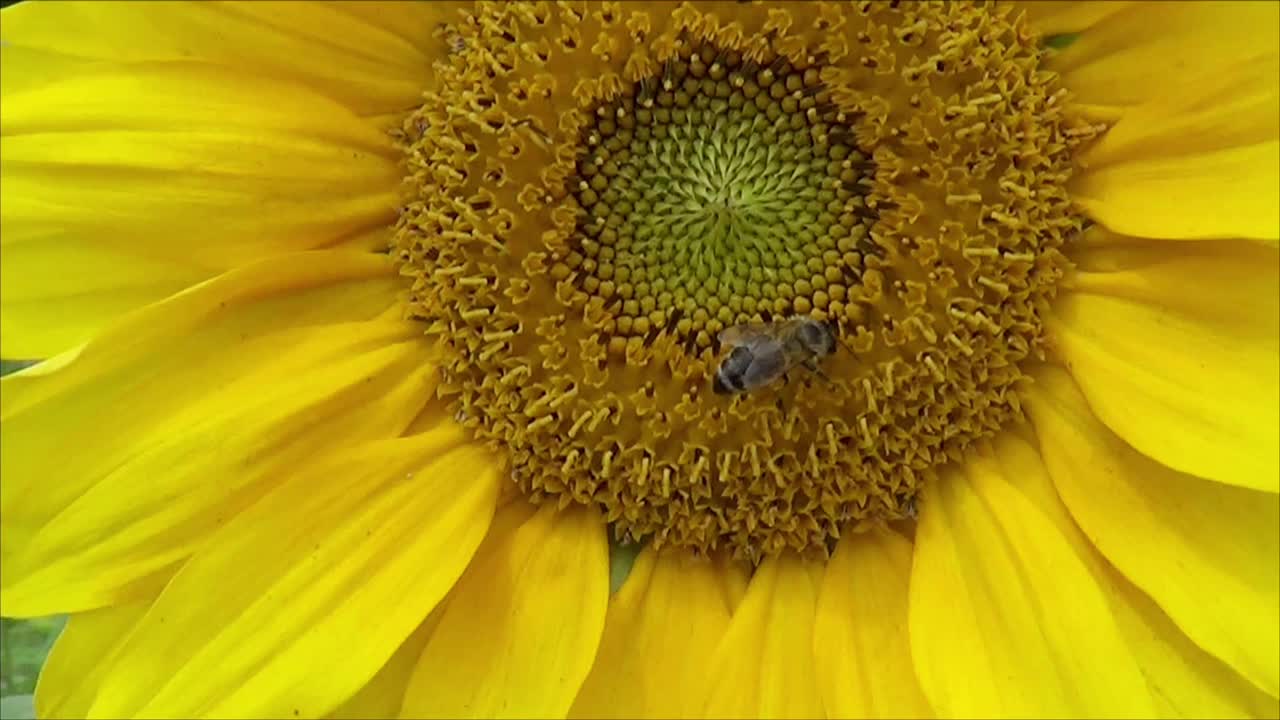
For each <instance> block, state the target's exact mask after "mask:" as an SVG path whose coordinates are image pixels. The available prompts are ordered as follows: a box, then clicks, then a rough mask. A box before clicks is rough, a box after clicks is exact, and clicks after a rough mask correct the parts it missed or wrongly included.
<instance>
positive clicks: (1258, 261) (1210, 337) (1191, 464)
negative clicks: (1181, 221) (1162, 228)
mask: <svg viewBox="0 0 1280 720" xmlns="http://www.w3.org/2000/svg"><path fill="white" fill-rule="evenodd" d="M1080 262H1081V264H1082V267H1083V268H1085V269H1084V270H1083V271H1082V272H1080V273H1078V275H1077V278H1076V287H1075V290H1074V291H1072V292H1069V293H1064V294H1063V295H1062V296H1061V297H1060V298H1059V299H1058V301H1057V303H1056V304H1055V305H1054V310H1053V316H1052V318H1051V319H1050V322H1049V329H1050V332H1051V333H1052V334H1053V337H1054V340H1055V345H1056V348H1057V353H1058V355H1060V357H1061V358H1062V359H1063V361H1064V362H1065V363H1066V365H1067V366H1068V367H1069V368H1070V370H1071V373H1072V375H1074V376H1075V378H1076V381H1077V382H1078V383H1079V384H1080V387H1081V389H1082V390H1083V391H1084V394H1085V396H1086V397H1087V398H1088V400H1089V405H1090V406H1091V407H1092V408H1093V411H1094V412H1095V413H1096V414H1097V416H1098V417H1099V418H1100V419H1101V420H1102V421H1103V422H1105V423H1106V424H1107V425H1108V426H1109V427H1110V428H1111V429H1112V430H1114V431H1115V432H1116V433H1117V434H1118V435H1120V437H1122V438H1124V439H1125V441H1126V442H1128V443H1130V444H1131V445H1133V446H1134V447H1135V448H1137V449H1138V450H1140V451H1142V452H1143V453H1146V454H1147V455H1149V456H1151V457H1153V458H1155V459H1156V460H1159V461H1160V462H1161V463H1163V464H1165V465H1168V466H1169V467H1172V468H1174V469H1176V470H1181V471H1183V472H1188V473H1191V474H1194V475H1198V476H1201V477H1206V478H1210V479H1213V480H1218V481H1220V482H1225V483H1231V484H1234V485H1241V486H1244V487H1251V488H1255V489H1259V490H1268V491H1270V492H1276V491H1277V489H1278V488H1280V417H1277V415H1278V414H1277V412H1276V408H1277V407H1280V255H1277V253H1276V252H1275V251H1274V250H1273V249H1270V248H1265V247H1262V246H1258V245H1255V244H1253V243H1244V242H1234V243H1222V242H1218V243H1215V242H1201V243H1177V244H1170V243H1154V242H1147V243H1143V242H1135V241H1128V242H1126V241H1123V240H1119V239H1117V240H1115V241H1114V242H1110V243H1105V244H1103V245H1101V246H1096V247H1095V248H1093V249H1091V250H1087V251H1085V252H1082V253H1080ZM1090 268H1100V269H1097V270H1093V269H1090Z"/></svg>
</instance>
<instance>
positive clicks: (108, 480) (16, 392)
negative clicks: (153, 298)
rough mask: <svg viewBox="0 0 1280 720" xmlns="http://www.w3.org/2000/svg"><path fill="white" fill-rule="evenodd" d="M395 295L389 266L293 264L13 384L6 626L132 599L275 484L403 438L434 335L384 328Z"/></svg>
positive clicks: (150, 311) (4, 533)
mask: <svg viewBox="0 0 1280 720" xmlns="http://www.w3.org/2000/svg"><path fill="white" fill-rule="evenodd" d="M398 287H399V281H398V279H397V278H395V277H394V276H393V275H391V273H390V267H389V263H388V261H387V260H386V258H385V257H381V256H375V255H365V254H355V253H341V252H317V253H305V254H300V255H292V256H283V257H281V258H278V259H274V260H269V261H264V262H261V263H258V264H255V265H253V266H251V267H248V268H246V269H244V270H238V271H233V272H230V273H227V274H225V275H222V276H220V277H218V278H217V279H215V280H213V281H210V282H208V283H206V284H204V285H201V286H199V287H198V288H195V289H193V290H192V291H190V292H186V293H183V294H181V295H177V296H175V297H173V298H171V299H170V300H167V301H165V302H163V303H160V304H158V305H153V306H150V307H148V308H145V309H143V310H141V311H138V312H136V313H133V314H131V315H130V316H129V317H128V318H126V319H125V320H123V321H122V322H120V323H118V324H117V325H115V326H113V327H112V328H111V329H110V330H108V331H106V332H105V333H103V334H102V335H101V336H100V337H99V338H97V339H96V340H94V341H93V342H90V343H89V344H87V345H85V346H82V347H81V348H79V349H78V350H77V351H75V352H72V353H68V354H67V355H65V356H60V357H58V358H55V359H54V360H51V361H48V362H46V363H42V364H40V365H36V366H34V367H31V368H28V369H27V370H25V371H22V372H19V373H17V374H14V375H9V376H6V377H5V378H4V379H3V380H0V386H2V387H3V396H2V397H0V420H2V422H0V441H2V442H3V446H4V453H3V454H2V455H0V474H3V477H4V482H3V484H0V512H3V515H4V523H3V524H2V525H0V554H2V555H3V561H4V567H5V572H4V575H3V577H2V578H0V603H2V604H3V610H4V613H5V614H6V615H20V616H25V615H43V614H50V613H58V612H73V611H78V610H84V609H89V608H93V607H99V606H102V605H110V604H114V603H116V602H120V601H124V600H127V599H129V598H131V597H133V596H134V595H135V591H136V587H135V584H136V583H137V582H140V581H142V580H144V579H145V578H147V577H148V576H150V575H151V574H153V573H156V572H167V570H166V568H167V567H168V566H170V565H172V564H173V563H175V562H178V561H180V560H181V559H183V558H184V557H186V556H187V555H188V554H190V553H191V552H192V550H194V549H195V548H196V547H197V546H198V545H199V544H200V543H201V542H202V541H203V540H204V539H205V538H206V537H207V536H208V534H209V533H210V532H211V531H212V530H214V529H215V528H216V527H218V526H219V525H220V524H222V523H224V522H225V521H227V520H228V519H230V517H231V516H232V515H234V514H235V513H236V512H237V511H238V510H239V509H241V508H243V507H245V506H246V505H248V504H249V503H250V502H252V500H253V499H254V498H255V497H257V496H259V495H261V494H262V492H264V491H265V490H266V489H267V488H268V487H269V483H270V481H271V477H272V473H274V472H276V471H277V470H278V469H280V468H286V469H296V468H298V467H301V466H304V465H306V464H308V463H310V462H312V461H314V460H315V459H317V458H320V457H323V456H324V455H325V454H326V453H327V452H330V451H332V450H333V449H336V448H341V447H343V445H344V444H345V443H354V442H360V441H362V440H366V439H376V438H383V437H394V436H396V435H398V434H399V433H400V432H401V431H402V430H403V429H404V428H405V427H406V426H407V425H408V423H409V422H410V421H411V420H412V419H413V418H414V417H415V416H416V415H418V413H419V410H420V409H421V408H422V407H423V406H424V404H425V403H426V401H427V398H428V397H429V394H430V392H431V387H432V386H433V383H434V380H433V370H432V369H431V368H430V366H429V365H427V364H426V363H425V362H424V358H425V354H424V352H423V347H422V345H421V343H422V340H421V331H420V330H419V329H417V328H415V327H414V326H413V324H412V323H409V322H407V321H399V320H395V319H384V320H377V319H376V318H377V316H378V315H380V314H382V313H384V312H385V311H386V310H387V309H389V308H391V307H393V302H394V297H395V293H396V292H397V289H398ZM68 448H74V449H75V452H68V451H67V449H68ZM51 458H57V461H56V462H52V461H51ZM51 478H53V481H51Z"/></svg>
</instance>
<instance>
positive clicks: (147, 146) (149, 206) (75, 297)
mask: <svg viewBox="0 0 1280 720" xmlns="http://www.w3.org/2000/svg"><path fill="white" fill-rule="evenodd" d="M6 17H7V15H6ZM6 27H7V25H6ZM156 98H163V99H164V102H157V100H156ZM0 125H2V132H3V136H2V137H0V173H3V176H4V179H5V181H4V183H3V184H2V185H0V219H2V220H3V223H4V234H3V236H2V237H0V243H2V244H0V253H3V263H0V275H2V276H0V293H2V294H0V314H2V315H3V317H2V318H0V319H2V320H3V324H4V333H3V335H2V336H0V338H2V339H3V347H0V352H3V353H4V354H5V356H7V357H48V356H50V355H53V354H55V353H57V352H60V351H62V350H65V349H66V348H68V347H70V346H72V345H74V344H77V343H79V342H82V341H83V340H85V339H87V338H88V337H90V336H91V335H92V333H93V332H95V331H96V330H98V329H99V328H101V327H102V325H103V324H104V323H105V322H107V321H109V320H111V319H112V318H113V317H115V316H116V315H118V314H119V313H121V312H124V311H127V310H130V309H133V308H135V307H139V306H141V305H143V304H146V303H147V302H150V301H154V300H158V299H160V298H163V297H166V296H167V295H169V294H171V293H172V292H174V291H175V290H177V289H181V288H183V287H186V286H188V285H190V284H191V283H193V282H195V281H198V280H201V279H204V278H207V277H210V276H211V275H213V274H215V273H217V272H219V271H221V270H225V269H228V268H233V267H237V266H240V265H243V264H245V263H247V262H251V261H253V260H255V259H258V258H261V257H264V256H268V255H272V254H276V253H282V252H288V251H292V250H304V249H311V248H317V247H324V246H328V245H336V244H339V243H341V242H342V241H343V240H344V239H346V238H348V237H350V236H352V235H360V234H362V233H365V232H368V231H369V230H371V229H372V228H377V227H383V226H387V225H389V224H390V223H392V222H393V221H394V218H395V207H396V202H397V201H396V195H395V193H396V187H397V183H398V182H399V176H400V173H399V170H398V169H397V166H396V162H397V160H398V157H397V153H396V151H395V150H394V148H392V147H391V144H390V142H389V140H388V139H387V137H386V136H385V135H384V134H382V133H380V132H378V131H377V130H376V129H374V128H372V127H370V126H368V125H366V124H365V123H363V122H362V121H360V120H359V119H358V118H356V117H355V116H354V115H352V114H351V113H350V112H349V111H347V110H345V109H344V108H342V107H340V106H338V105H336V104H334V103H333V102H332V101H329V100H326V99H324V98H322V97H320V96H318V95H314V94H312V93H310V92H308V91H306V90H304V89H300V88H295V87H291V86H289V85H284V84H280V83H273V82H269V81H266V80H261V81H256V82H252V83H250V82H245V80H244V76H242V75H238V74H235V73H232V72H229V71H227V70H224V69H220V68H216V67H212V66H204V65H196V64H191V63H187V64H182V63H171V64H165V65H154V64H153V65H134V66H127V67H126V68H124V69H112V70H110V71H98V72H92V73H84V74H77V75H73V76H70V77H68V78H65V79H62V80H60V81H58V82H55V83H52V84H48V85H44V86H41V87H38V88H35V89H32V90H29V91H26V92H21V93H8V92H6V93H5V96H4V104H3V113H2V114H0ZM55 312H56V313H59V314H58V315H56V316H55V315H52V314H51V313H55ZM55 320H56V321H55Z"/></svg>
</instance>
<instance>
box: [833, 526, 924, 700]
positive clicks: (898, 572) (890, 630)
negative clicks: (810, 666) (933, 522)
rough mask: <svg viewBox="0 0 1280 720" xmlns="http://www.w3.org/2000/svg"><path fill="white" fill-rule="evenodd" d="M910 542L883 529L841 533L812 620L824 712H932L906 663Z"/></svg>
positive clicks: (907, 660)
mask: <svg viewBox="0 0 1280 720" xmlns="http://www.w3.org/2000/svg"><path fill="white" fill-rule="evenodd" d="M910 578H911V543H910V542H908V541H907V540H906V538H904V537H902V536H901V535H899V534H897V533H895V532H892V531H890V530H887V529H880V530H874V531H871V532H867V533H859V534H855V535H850V536H848V537H845V538H844V539H842V540H841V541H840V544H839V545H838V546H837V547H836V552H835V555H834V556H833V557H832V559H831V562H830V563H828V564H827V573H826V577H825V578H824V579H823V583H822V590H821V593H820V594H819V595H818V614H817V620H816V621H815V622H814V655H815V656H816V658H817V668H816V669H817V680H818V687H819V688H820V689H821V690H822V699H823V704H824V705H825V707H826V709H827V715H828V716H830V717H916V718H918V717H931V716H932V715H933V712H932V710H931V709H930V708H929V705H928V703H927V702H926V701H925V699H924V695H923V694H921V692H920V685H919V683H918V682H917V681H916V675H915V670H914V669H912V665H911V646H910V643H909V641H908V638H907V584H908V581H909V580H910Z"/></svg>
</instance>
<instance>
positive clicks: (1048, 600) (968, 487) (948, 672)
mask: <svg viewBox="0 0 1280 720" xmlns="http://www.w3.org/2000/svg"><path fill="white" fill-rule="evenodd" d="M962 470H963V471H951V472H947V473H945V474H944V475H943V476H942V477H941V478H940V479H939V481H938V482H937V483H935V484H934V485H933V486H931V487H932V490H933V491H932V492H931V493H930V494H929V496H928V497H927V502H926V503H925V504H924V505H923V506H922V507H921V513H920V524H919V527H918V528H917V531H916V552H915V561H914V564H913V566H912V572H911V588H910V631H911V654H912V657H913V658H914V659H915V667H916V674H917V676H918V677H919V679H920V686H921V688H923V690H924V694H925V696H926V697H927V698H928V699H929V703H930V705H932V706H933V709H934V710H935V711H936V712H937V713H938V715H939V716H941V717H948V716H960V717H1045V716H1049V717H1094V716H1106V717H1133V716H1137V717H1149V716H1150V714H1151V713H1152V711H1153V708H1152V705H1151V703H1150V700H1149V698H1148V696H1147V687H1146V683H1145V681H1144V680H1143V677H1142V675H1141V674H1140V672H1139V670H1138V667H1137V665H1136V664H1135V662H1134V658H1133V656H1132V655H1131V653H1130V651H1129V649H1128V647H1127V646H1126V645H1125V642H1124V640H1123V639H1122V638H1121V636H1120V634H1119V631H1118V630H1117V628H1116V624H1115V622H1114V620H1113V619H1112V616H1111V610H1110V608H1109V607H1108V605H1107V600H1106V598H1105V596H1104V595H1103V592H1102V590H1101V589H1100V588H1099V587H1098V584H1097V583H1096V582H1095V580H1094V578H1093V577H1092V576H1091V575H1090V573H1089V570H1088V568H1087V567H1086V566H1085V565H1084V563H1083V562H1082V561H1081V560H1080V559H1079V558H1078V557H1077V556H1076V555H1075V553H1074V552H1073V551H1072V549H1071V546H1070V545H1069V543H1068V541H1067V539H1066V538H1064V537H1063V535H1062V534H1061V533H1060V532H1059V531H1058V529H1057V528H1056V527H1054V524H1053V521H1052V520H1051V519H1050V518H1049V517H1048V516H1046V515H1045V514H1044V513H1043V512H1042V511H1041V510H1039V509H1038V508H1037V507H1036V506H1035V505H1034V504H1033V503H1032V502H1031V501H1029V500H1028V499H1027V497H1026V496H1025V495H1023V494H1022V493H1020V492H1019V491H1018V490H1016V489H1015V488H1014V487H1013V486H1011V485H1010V484H1009V482H1008V481H1007V480H1006V479H1005V478H1004V476H1003V474H1002V473H1001V471H1000V468H999V467H998V466H997V465H996V464H995V463H994V462H992V461H990V460H987V459H982V458H979V457H975V456H971V457H970V458H968V459H967V460H966V462H965V465H964V467H963V469H962Z"/></svg>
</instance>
